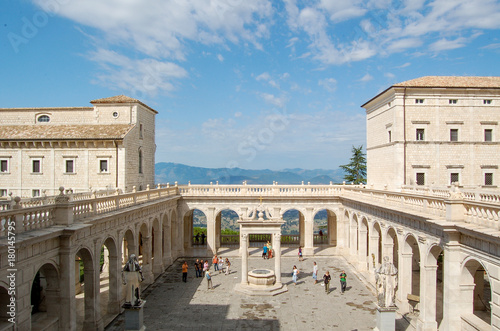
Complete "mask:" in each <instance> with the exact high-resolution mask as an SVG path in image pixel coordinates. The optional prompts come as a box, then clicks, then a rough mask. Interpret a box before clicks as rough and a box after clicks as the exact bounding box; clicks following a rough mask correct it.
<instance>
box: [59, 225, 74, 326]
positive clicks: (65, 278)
mask: <svg viewBox="0 0 500 331" xmlns="http://www.w3.org/2000/svg"><path fill="white" fill-rule="evenodd" d="M60 238H61V247H60V248H59V261H60V268H61V270H60V285H59V289H60V299H61V301H60V305H59V307H60V308H59V309H60V314H59V318H60V324H59V326H60V328H61V329H62V330H69V331H73V330H76V298H75V291H76V289H75V281H76V280H75V253H74V252H72V251H71V245H72V242H71V236H67V235H62V236H61V237H60Z"/></svg>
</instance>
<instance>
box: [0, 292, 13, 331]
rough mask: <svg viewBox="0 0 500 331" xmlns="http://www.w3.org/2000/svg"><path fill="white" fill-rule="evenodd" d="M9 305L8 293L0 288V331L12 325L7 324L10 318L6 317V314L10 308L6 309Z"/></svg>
mask: <svg viewBox="0 0 500 331" xmlns="http://www.w3.org/2000/svg"><path fill="white" fill-rule="evenodd" d="M9 304H10V295H9V292H8V291H7V289H6V288H5V287H3V286H0V330H4V329H6V330H8V327H9V326H12V323H10V322H9V318H10V316H9V315H7V313H8V312H9V311H10V308H9V307H8V305H9ZM14 309H15V307H14Z"/></svg>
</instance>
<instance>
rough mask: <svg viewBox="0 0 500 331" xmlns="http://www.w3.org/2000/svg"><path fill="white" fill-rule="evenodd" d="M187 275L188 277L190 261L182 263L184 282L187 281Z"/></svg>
mask: <svg viewBox="0 0 500 331" xmlns="http://www.w3.org/2000/svg"><path fill="white" fill-rule="evenodd" d="M187 277H188V263H187V262H186V261H184V264H183V265H182V281H183V282H184V283H185V282H187Z"/></svg>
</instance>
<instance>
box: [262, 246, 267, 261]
mask: <svg viewBox="0 0 500 331" xmlns="http://www.w3.org/2000/svg"><path fill="white" fill-rule="evenodd" d="M262 257H263V258H264V260H265V259H267V245H264V247H262Z"/></svg>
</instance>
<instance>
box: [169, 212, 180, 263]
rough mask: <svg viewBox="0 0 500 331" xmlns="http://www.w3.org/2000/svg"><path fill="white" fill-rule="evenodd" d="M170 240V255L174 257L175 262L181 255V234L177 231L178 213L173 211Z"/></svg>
mask: <svg viewBox="0 0 500 331" xmlns="http://www.w3.org/2000/svg"><path fill="white" fill-rule="evenodd" d="M170 239H171V240H170V254H171V256H172V260H175V259H176V258H177V256H178V254H179V251H178V246H179V233H178V230H177V213H176V212H175V211H172V215H171V217H170Z"/></svg>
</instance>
